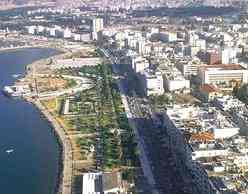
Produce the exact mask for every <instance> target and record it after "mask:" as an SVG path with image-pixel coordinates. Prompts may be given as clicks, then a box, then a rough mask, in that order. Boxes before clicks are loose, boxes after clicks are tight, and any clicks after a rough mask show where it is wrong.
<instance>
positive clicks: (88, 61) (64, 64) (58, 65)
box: [51, 57, 102, 69]
mask: <svg viewBox="0 0 248 194" xmlns="http://www.w3.org/2000/svg"><path fill="white" fill-rule="evenodd" d="M101 62H102V60H101V58H98V57H88V58H73V59H58V60H55V62H54V64H53V65H52V67H51V68H53V69H64V68H80V67H83V66H96V65H98V64H100V63H101Z"/></svg>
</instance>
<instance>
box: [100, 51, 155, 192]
mask: <svg viewBox="0 0 248 194" xmlns="http://www.w3.org/2000/svg"><path fill="white" fill-rule="evenodd" d="M101 50H102V52H103V53H104V54H105V56H106V57H107V58H108V59H110V58H109V57H110V56H109V55H108V54H107V53H106V52H105V51H104V50H103V49H101ZM111 62H112V69H113V71H114V73H115V74H116V75H118V74H119V70H118V67H117V65H116V63H115V61H114V60H113V59H111ZM117 84H118V87H119V90H120V93H121V99H122V103H123V105H124V108H125V112H126V115H127V118H128V122H129V124H130V126H131V128H132V129H133V131H134V134H135V141H136V143H137V146H138V149H139V151H140V154H139V160H140V163H141V167H142V170H143V173H144V176H145V177H146V179H147V181H148V183H149V184H150V187H151V189H152V191H151V192H152V193H153V194H160V192H159V190H158V189H157V188H156V182H155V179H154V175H153V172H152V167H151V162H150V161H149V159H148V157H147V152H146V145H145V143H144V139H143V136H142V135H141V134H140V130H139V129H138V128H139V127H140V126H139V124H138V123H137V122H136V118H137V116H138V115H136V114H135V113H134V112H133V111H131V109H130V104H129V99H128V96H127V95H125V93H126V92H125V86H124V84H123V82H121V81H118V82H117ZM137 106H138V104H137ZM137 109H139V108H138V107H137ZM139 116H140V115H139Z"/></svg>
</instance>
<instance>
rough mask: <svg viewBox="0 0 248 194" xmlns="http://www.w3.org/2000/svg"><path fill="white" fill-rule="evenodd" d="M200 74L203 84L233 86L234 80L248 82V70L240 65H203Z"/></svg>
mask: <svg viewBox="0 0 248 194" xmlns="http://www.w3.org/2000/svg"><path fill="white" fill-rule="evenodd" d="M198 76H199V78H200V80H201V82H202V84H213V85H219V86H223V87H224V86H225V87H226V88H228V87H230V88H232V87H233V86H232V82H233V81H235V82H238V83H247V82H248V70H247V69H245V68H243V67H242V66H240V65H236V64H230V65H203V66H201V67H200V68H199V71H198Z"/></svg>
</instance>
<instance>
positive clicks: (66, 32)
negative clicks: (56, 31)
mask: <svg viewBox="0 0 248 194" xmlns="http://www.w3.org/2000/svg"><path fill="white" fill-rule="evenodd" d="M63 37H64V38H71V37H72V32H71V30H70V29H69V28H66V29H65V30H64V31H63Z"/></svg>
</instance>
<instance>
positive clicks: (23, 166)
mask: <svg viewBox="0 0 248 194" xmlns="http://www.w3.org/2000/svg"><path fill="white" fill-rule="evenodd" d="M57 53H58V51H56V50H54V49H40V48H31V49H21V50H15V51H4V52H0V89H2V88H3V87H4V86H5V85H11V84H13V83H14V81H15V79H16V78H14V77H13V74H23V73H24V72H25V66H26V64H29V63H31V62H33V61H35V60H38V59H41V58H47V57H49V56H52V55H55V54H57ZM9 149H14V152H12V153H9V154H8V153H6V150H9ZM58 164H59V145H58V143H57V141H56V138H55V136H54V134H53V133H52V131H51V127H50V126H49V124H48V123H47V121H46V120H45V119H44V118H42V116H41V115H40V113H39V111H38V110H37V109H36V108H35V107H34V106H33V105H32V104H30V103H27V102H24V101H22V100H20V99H19V100H16V99H11V98H8V97H6V96H4V95H3V94H2V93H1V94H0V194H53V193H54V188H55V185H56V181H57V178H58Z"/></svg>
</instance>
